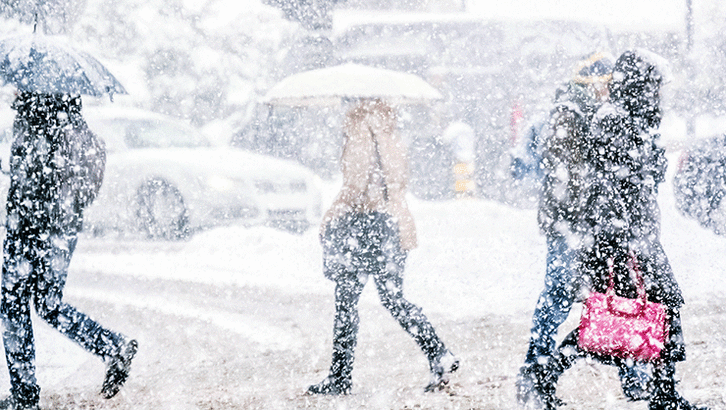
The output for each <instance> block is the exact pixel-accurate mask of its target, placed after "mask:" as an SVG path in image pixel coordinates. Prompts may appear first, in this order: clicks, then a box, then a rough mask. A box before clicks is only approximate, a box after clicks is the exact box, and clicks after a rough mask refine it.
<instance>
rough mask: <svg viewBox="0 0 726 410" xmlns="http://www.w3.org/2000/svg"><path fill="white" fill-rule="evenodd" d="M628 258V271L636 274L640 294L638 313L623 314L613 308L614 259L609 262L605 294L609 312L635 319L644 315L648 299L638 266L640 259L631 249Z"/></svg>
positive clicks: (610, 258)
mask: <svg viewBox="0 0 726 410" xmlns="http://www.w3.org/2000/svg"><path fill="white" fill-rule="evenodd" d="M628 256H630V258H629V260H628V262H627V263H626V266H627V267H628V270H629V271H630V273H631V278H632V277H633V276H632V273H635V287H636V289H637V292H638V299H637V301H638V303H636V306H637V307H638V309H637V311H636V312H634V313H628V312H622V311H619V310H617V309H615V307H613V303H612V302H613V297H615V272H614V268H613V265H614V260H613V258H612V257H609V258H608V260H607V264H608V276H609V281H608V289H607V291H606V292H605V294H606V295H607V302H608V311H610V313H612V314H616V315H620V316H628V317H635V316H640V315H641V314H642V313H643V310H645V305H646V299H647V297H648V295H647V293H646V292H645V282H644V281H643V274H642V272H641V271H640V266H639V265H638V259H637V257H636V256H635V252H633V250H632V249H631V250H630V252H629V253H628Z"/></svg>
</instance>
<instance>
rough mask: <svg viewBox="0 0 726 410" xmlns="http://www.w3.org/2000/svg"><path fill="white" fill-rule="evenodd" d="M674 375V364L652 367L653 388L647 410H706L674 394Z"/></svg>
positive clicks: (661, 364) (669, 362)
mask: <svg viewBox="0 0 726 410" xmlns="http://www.w3.org/2000/svg"><path fill="white" fill-rule="evenodd" d="M675 374H676V365H675V363H674V362H671V361H663V362H660V363H657V364H656V365H655V366H654V370H653V384H654V388H653V394H652V395H651V398H650V401H649V403H648V410H708V409H706V408H705V407H696V406H694V405H692V404H691V403H689V402H688V401H687V400H686V399H684V398H683V397H681V396H680V395H679V394H678V393H677V392H676V381H675Z"/></svg>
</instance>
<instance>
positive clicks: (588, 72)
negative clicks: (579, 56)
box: [572, 52, 614, 85]
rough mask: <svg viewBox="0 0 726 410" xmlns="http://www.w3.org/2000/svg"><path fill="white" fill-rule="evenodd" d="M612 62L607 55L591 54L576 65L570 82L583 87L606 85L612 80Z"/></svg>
mask: <svg viewBox="0 0 726 410" xmlns="http://www.w3.org/2000/svg"><path fill="white" fill-rule="evenodd" d="M613 60H614V59H613V57H612V56H611V55H610V54H609V53H604V52H598V53H594V54H592V55H591V56H590V57H588V58H586V59H584V60H582V61H580V62H579V63H578V64H577V66H576V68H575V73H574V76H573V78H572V81H573V82H575V83H577V84H583V85H587V84H592V83H607V82H608V81H610V79H611V78H612V72H613Z"/></svg>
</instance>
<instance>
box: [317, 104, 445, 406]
mask: <svg viewBox="0 0 726 410" xmlns="http://www.w3.org/2000/svg"><path fill="white" fill-rule="evenodd" d="M395 127H396V114H395V112H394V110H393V109H392V108H391V107H390V106H389V105H387V104H386V103H384V102H383V101H381V100H378V99H363V100H360V101H359V103H358V104H357V105H355V106H354V107H353V108H352V109H351V110H350V111H349V112H348V113H347V115H346V123H345V133H344V134H345V135H344V136H345V143H344V147H343V154H342V159H341V167H342V172H343V187H342V189H341V191H340V193H339V194H338V197H337V198H336V200H335V202H334V203H333V205H332V206H331V207H330V209H329V210H328V211H327V212H326V214H325V216H324V218H323V223H322V226H321V241H322V245H323V266H324V274H325V276H326V277H327V278H328V279H331V280H333V281H335V321H334V327H333V355H332V363H331V365H330V370H329V373H328V376H327V377H326V378H325V379H324V380H323V381H322V382H320V383H318V384H314V385H312V386H310V387H309V388H308V393H310V394H328V395H340V394H349V393H350V392H351V387H352V379H351V373H352V370H353V361H354V352H355V347H356V343H357V335H358V324H359V317H358V301H359V299H360V295H361V292H362V291H363V288H364V286H365V284H366V282H367V281H368V278H369V277H372V278H373V280H374V282H375V284H376V289H377V290H378V295H379V297H380V299H381V303H382V304H383V306H384V307H385V308H386V309H388V311H389V312H390V313H391V315H392V316H393V317H394V318H395V319H396V320H397V321H398V323H399V324H400V325H401V327H403V329H404V330H405V331H406V332H408V334H409V335H411V337H413V339H414V340H415V341H416V343H417V344H418V345H419V347H420V348H421V350H422V351H423V352H424V354H425V355H426V357H427V358H428V360H429V367H430V371H431V381H430V383H429V384H428V385H427V386H426V387H425V391H435V390H438V389H441V388H443V387H444V385H446V384H447V383H448V381H449V376H450V374H451V373H452V372H454V371H456V370H457V369H458V367H459V360H458V359H457V358H456V357H455V356H454V355H453V354H452V353H451V352H450V351H449V350H448V349H446V347H445V346H444V343H443V342H442V341H441V339H440V338H439V337H438V336H437V335H436V332H435V331H434V328H433V326H432V325H431V323H430V322H429V321H428V319H427V318H426V316H425V315H424V314H423V312H422V311H421V309H420V308H419V307H417V306H416V305H414V304H412V303H411V302H409V301H408V300H406V299H405V297H404V295H403V270H404V266H405V262H406V257H407V255H408V252H409V251H410V250H411V249H413V248H415V247H416V245H417V242H416V228H415V224H414V220H413V217H412V215H411V213H410V211H409V209H408V206H407V204H406V199H405V193H406V185H407V176H408V175H407V173H408V169H407V167H408V164H407V161H406V156H405V151H404V146H403V143H402V141H401V140H400V138H399V137H398V136H397V135H396V133H395Z"/></svg>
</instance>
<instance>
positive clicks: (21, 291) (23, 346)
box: [0, 232, 40, 407]
mask: <svg viewBox="0 0 726 410" xmlns="http://www.w3.org/2000/svg"><path fill="white" fill-rule="evenodd" d="M33 248H34V246H32V245H31V244H29V243H28V242H27V241H22V240H21V238H20V236H19V235H15V234H13V233H12V232H8V235H7V237H6V239H5V243H4V258H3V272H2V274H3V276H2V302H0V303H1V305H0V309H2V315H3V325H4V328H5V329H4V331H3V344H4V346H5V359H6V361H7V365H8V370H9V372H10V392H11V395H12V397H11V400H14V401H15V402H17V403H18V404H20V405H21V406H27V407H30V406H33V405H36V404H37V403H38V401H39V400H40V387H39V386H38V383H37V381H36V379H35V344H34V340H33V326H32V323H31V321H30V299H31V294H32V292H33V285H32V277H33V274H34V272H33V271H34V267H33V263H32V261H33V259H34V256H33V254H32V249H33Z"/></svg>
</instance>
